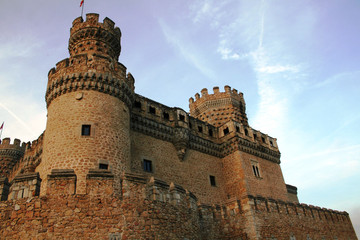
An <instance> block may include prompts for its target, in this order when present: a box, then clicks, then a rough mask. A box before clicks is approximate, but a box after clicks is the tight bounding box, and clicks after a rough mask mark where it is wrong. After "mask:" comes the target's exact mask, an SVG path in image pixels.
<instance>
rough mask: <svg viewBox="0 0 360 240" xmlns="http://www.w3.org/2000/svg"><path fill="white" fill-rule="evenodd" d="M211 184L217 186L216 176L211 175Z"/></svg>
mask: <svg viewBox="0 0 360 240" xmlns="http://www.w3.org/2000/svg"><path fill="white" fill-rule="evenodd" d="M210 185H211V186H216V181H215V176H211V175H210Z"/></svg>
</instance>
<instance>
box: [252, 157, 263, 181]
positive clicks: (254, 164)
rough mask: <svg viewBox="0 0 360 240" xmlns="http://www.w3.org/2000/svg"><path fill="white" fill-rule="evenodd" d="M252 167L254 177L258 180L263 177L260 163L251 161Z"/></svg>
mask: <svg viewBox="0 0 360 240" xmlns="http://www.w3.org/2000/svg"><path fill="white" fill-rule="evenodd" d="M251 167H252V170H253V173H254V176H255V177H257V178H260V177H261V175H260V169H259V163H258V162H255V161H251Z"/></svg>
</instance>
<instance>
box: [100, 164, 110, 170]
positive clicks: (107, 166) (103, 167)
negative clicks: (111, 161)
mask: <svg viewBox="0 0 360 240" xmlns="http://www.w3.org/2000/svg"><path fill="white" fill-rule="evenodd" d="M99 169H105V170H107V169H109V165H108V164H105V163H99Z"/></svg>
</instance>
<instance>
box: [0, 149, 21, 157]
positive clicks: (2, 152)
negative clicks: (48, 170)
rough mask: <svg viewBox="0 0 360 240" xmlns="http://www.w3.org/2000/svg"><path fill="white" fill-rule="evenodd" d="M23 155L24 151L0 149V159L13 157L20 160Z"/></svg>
mask: <svg viewBox="0 0 360 240" xmlns="http://www.w3.org/2000/svg"><path fill="white" fill-rule="evenodd" d="M23 155H24V151H21V150H15V149H0V158H1V157H4V156H7V157H13V158H14V159H20V158H21V157H22V156H23Z"/></svg>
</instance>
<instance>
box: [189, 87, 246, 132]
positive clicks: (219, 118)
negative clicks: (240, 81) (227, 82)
mask: <svg viewBox="0 0 360 240" xmlns="http://www.w3.org/2000/svg"><path fill="white" fill-rule="evenodd" d="M224 90H225V91H224V92H220V91H219V87H214V88H213V91H214V93H213V94H209V93H208V90H207V89H206V88H204V89H202V90H201V96H200V94H199V93H196V94H195V100H194V98H192V97H191V98H190V99H189V107H190V115H191V116H193V117H195V118H199V119H201V120H203V121H206V122H209V123H211V124H213V125H216V126H220V125H222V124H223V123H225V122H227V121H228V120H229V119H234V120H237V121H239V122H242V123H243V124H245V125H247V116H246V107H245V100H244V96H243V93H241V92H238V91H237V90H236V89H231V87H230V86H225V87H224Z"/></svg>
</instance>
